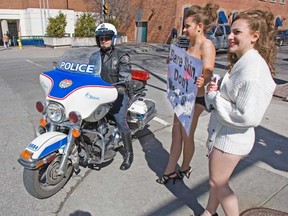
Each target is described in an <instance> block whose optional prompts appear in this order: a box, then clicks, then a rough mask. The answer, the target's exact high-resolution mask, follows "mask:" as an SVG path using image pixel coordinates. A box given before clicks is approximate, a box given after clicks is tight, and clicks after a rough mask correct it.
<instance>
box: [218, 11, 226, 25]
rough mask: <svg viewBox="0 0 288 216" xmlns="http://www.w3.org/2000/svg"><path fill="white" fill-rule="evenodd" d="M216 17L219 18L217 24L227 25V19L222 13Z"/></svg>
mask: <svg viewBox="0 0 288 216" xmlns="http://www.w3.org/2000/svg"><path fill="white" fill-rule="evenodd" d="M218 16H219V18H218V23H227V22H228V19H227V17H226V15H225V13H224V11H220V12H219V13H218Z"/></svg>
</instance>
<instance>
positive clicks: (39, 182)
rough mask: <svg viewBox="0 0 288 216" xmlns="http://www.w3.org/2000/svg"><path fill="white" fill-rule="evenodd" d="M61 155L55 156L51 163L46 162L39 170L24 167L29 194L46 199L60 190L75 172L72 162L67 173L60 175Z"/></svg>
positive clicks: (24, 177)
mask: <svg viewBox="0 0 288 216" xmlns="http://www.w3.org/2000/svg"><path fill="white" fill-rule="evenodd" d="M60 161H61V156H58V157H57V158H55V159H54V160H53V161H52V162H51V163H50V164H45V165H43V166H41V167H40V168H39V169H37V170H30V169H26V168H24V171H23V182H24V186H25V188H26V190H27V192H28V193H29V194H31V195H32V196H33V197H36V198H38V199H45V198H48V197H51V196H53V195H54V194H56V193H57V192H58V191H60V190H61V189H62V188H63V187H64V185H65V184H66V183H67V182H68V180H69V179H70V177H71V175H72V173H73V166H72V165H71V163H69V164H68V165H67V169H66V173H65V174H64V175H63V176H59V175H58V174H57V171H58V169H59V166H60Z"/></svg>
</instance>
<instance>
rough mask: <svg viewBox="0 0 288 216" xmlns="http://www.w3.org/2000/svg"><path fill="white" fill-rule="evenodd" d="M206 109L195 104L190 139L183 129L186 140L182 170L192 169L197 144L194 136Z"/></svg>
mask: <svg viewBox="0 0 288 216" xmlns="http://www.w3.org/2000/svg"><path fill="white" fill-rule="evenodd" d="M204 109H205V108H204V107H203V106H201V105H199V104H195V110H194V115H193V119H192V123H191V128H190V134H189V137H187V135H186V132H185V129H184V128H183V127H181V129H182V137H185V139H184V149H183V161H182V165H181V170H182V171H183V170H187V169H189V167H190V163H191V160H192V157H193V155H194V152H195V142H194V134H195V131H196V127H197V123H198V119H199V117H200V115H201V113H202V112H203V111H204Z"/></svg>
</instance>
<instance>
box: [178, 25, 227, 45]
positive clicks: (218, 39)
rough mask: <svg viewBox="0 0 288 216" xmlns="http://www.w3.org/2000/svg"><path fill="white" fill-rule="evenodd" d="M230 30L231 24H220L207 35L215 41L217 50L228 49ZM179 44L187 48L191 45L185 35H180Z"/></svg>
mask: <svg viewBox="0 0 288 216" xmlns="http://www.w3.org/2000/svg"><path fill="white" fill-rule="evenodd" d="M230 31H231V29H230V25H229V24H218V25H216V26H214V27H213V28H212V29H210V30H209V31H208V32H207V35H206V37H207V38H208V39H210V40H211V41H212V42H213V44H214V46H215V49H216V50H218V49H227V48H228V40H227V39H228V35H229V34H230ZM177 45H178V46H179V47H181V48H184V49H186V50H187V48H188V46H189V40H188V39H187V38H186V36H185V35H180V36H179V37H178V41H177Z"/></svg>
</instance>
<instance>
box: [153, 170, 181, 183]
mask: <svg viewBox="0 0 288 216" xmlns="http://www.w3.org/2000/svg"><path fill="white" fill-rule="evenodd" d="M174 175H175V176H174ZM176 179H179V177H178V175H177V174H176V172H175V171H174V172H172V173H169V174H164V175H163V176H162V178H159V179H156V182H157V183H159V184H164V185H165V184H167V183H168V182H169V181H170V180H173V185H174V184H175V181H176Z"/></svg>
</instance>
